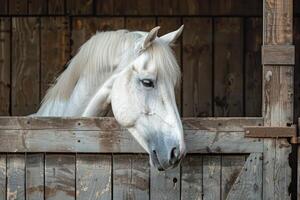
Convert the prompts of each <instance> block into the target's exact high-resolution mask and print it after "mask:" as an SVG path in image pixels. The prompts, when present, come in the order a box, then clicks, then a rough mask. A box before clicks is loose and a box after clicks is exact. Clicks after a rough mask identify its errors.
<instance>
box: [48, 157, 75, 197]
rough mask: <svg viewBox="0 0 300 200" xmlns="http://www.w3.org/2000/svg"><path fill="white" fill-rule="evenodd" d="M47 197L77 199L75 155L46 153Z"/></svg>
mask: <svg viewBox="0 0 300 200" xmlns="http://www.w3.org/2000/svg"><path fill="white" fill-rule="evenodd" d="M45 199H46V200H60V199H64V200H69V199H75V155H63V154H46V158H45Z"/></svg>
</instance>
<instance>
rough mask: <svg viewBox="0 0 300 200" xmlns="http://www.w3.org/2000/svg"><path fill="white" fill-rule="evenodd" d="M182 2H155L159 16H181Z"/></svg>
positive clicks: (157, 0)
mask: <svg viewBox="0 0 300 200" xmlns="http://www.w3.org/2000/svg"><path fill="white" fill-rule="evenodd" d="M180 2H181V0H164V1H161V0H155V10H156V14H157V15H178V14H180V6H181V5H180Z"/></svg>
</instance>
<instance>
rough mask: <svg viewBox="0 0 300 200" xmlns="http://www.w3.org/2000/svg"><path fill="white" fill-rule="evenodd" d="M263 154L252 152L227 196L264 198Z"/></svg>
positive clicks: (230, 199)
mask: <svg viewBox="0 0 300 200" xmlns="http://www.w3.org/2000/svg"><path fill="white" fill-rule="evenodd" d="M262 160H263V157H262V154H261V153H252V154H250V156H249V157H248V158H247V160H246V163H245V165H244V166H243V168H242V170H241V173H240V174H239V176H238V178H237V179H236V181H235V182H234V184H233V186H232V187H231V189H230V192H229V194H228V196H227V199H228V200H236V199H245V200H248V199H249V200H250V199H251V200H252V199H255V200H260V199H262V189H263V185H262Z"/></svg>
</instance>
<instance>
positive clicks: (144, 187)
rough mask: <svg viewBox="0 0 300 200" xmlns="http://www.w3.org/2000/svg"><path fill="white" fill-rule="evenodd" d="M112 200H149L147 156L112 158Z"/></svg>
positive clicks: (119, 156) (115, 156) (117, 156)
mask: <svg viewBox="0 0 300 200" xmlns="http://www.w3.org/2000/svg"><path fill="white" fill-rule="evenodd" d="M113 199H149V159H148V156H145V155H114V156H113Z"/></svg>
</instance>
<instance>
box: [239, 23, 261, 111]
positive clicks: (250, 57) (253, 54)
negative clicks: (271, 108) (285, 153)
mask: <svg viewBox="0 0 300 200" xmlns="http://www.w3.org/2000/svg"><path fill="white" fill-rule="evenodd" d="M245 26H246V27H245V37H246V40H245V91H244V92H245V115H246V116H247V117H258V116H261V106H262V105H261V99H262V68H261V45H262V28H263V27H262V19H261V18H248V19H246V21H245Z"/></svg>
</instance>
